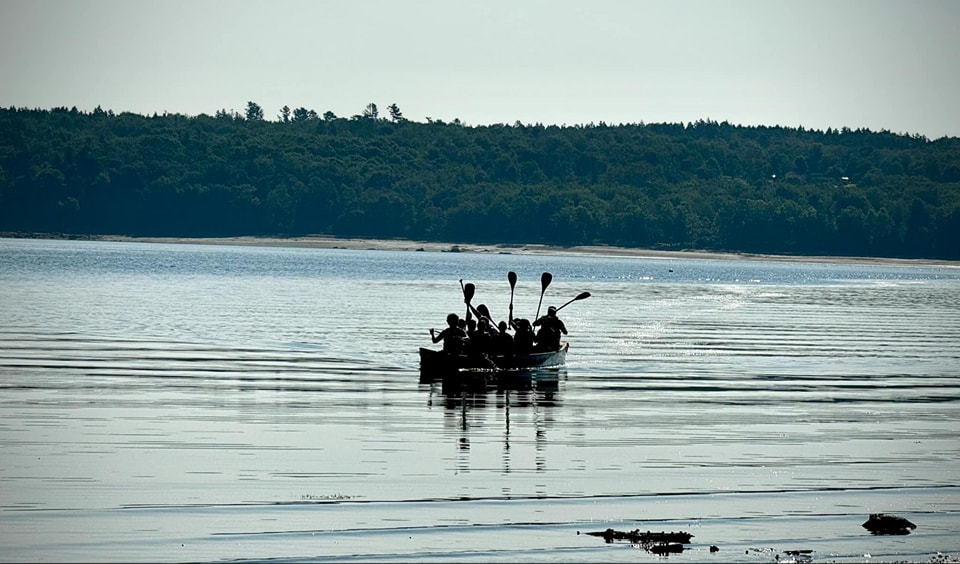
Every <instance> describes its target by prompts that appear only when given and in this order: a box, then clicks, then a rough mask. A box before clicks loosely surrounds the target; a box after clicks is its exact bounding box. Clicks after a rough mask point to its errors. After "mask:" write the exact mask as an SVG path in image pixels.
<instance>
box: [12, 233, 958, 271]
mask: <svg viewBox="0 0 960 564" xmlns="http://www.w3.org/2000/svg"><path fill="white" fill-rule="evenodd" d="M0 238H25V239H70V240H90V241H115V242H134V243H166V244H198V245H245V246H260V247H304V248H317V249H349V250H375V251H412V252H413V251H420V252H461V253H495V254H518V255H520V254H525V255H566V256H571V255H574V256H575V255H581V256H608V257H626V258H654V259H707V260H763V261H780V262H808V263H811V262H812V263H829V264H857V265H871V264H873V265H900V266H942V267H952V268H957V267H960V261H950V260H941V259H912V258H911V259H907V258H885V257H850V256H803V255H774V254H759V253H742V252H716V251H703V250H670V251H667V250H658V249H642V248H632V247H615V246H608V245H574V246H569V247H563V246H556V245H541V244H475V243H453V242H438V241H416V240H409V239H373V238H344V237H330V236H322V235H309V236H301V237H259V236H236V237H131V236H126V235H87V234H82V235H72V234H65V233H0Z"/></svg>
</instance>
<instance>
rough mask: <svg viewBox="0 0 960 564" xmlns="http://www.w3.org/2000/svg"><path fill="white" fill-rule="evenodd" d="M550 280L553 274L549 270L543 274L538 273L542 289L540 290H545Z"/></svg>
mask: <svg viewBox="0 0 960 564" xmlns="http://www.w3.org/2000/svg"><path fill="white" fill-rule="evenodd" d="M552 281H553V274H550V273H549V272H544V273H543V274H541V275H540V288H541V289H542V290H541V291H542V292H546V291H547V286H549V285H550V282H552Z"/></svg>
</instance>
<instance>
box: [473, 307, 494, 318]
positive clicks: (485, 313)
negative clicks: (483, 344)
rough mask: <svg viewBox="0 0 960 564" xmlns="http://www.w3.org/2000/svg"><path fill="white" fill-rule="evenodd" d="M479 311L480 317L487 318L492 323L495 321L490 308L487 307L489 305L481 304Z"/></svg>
mask: <svg viewBox="0 0 960 564" xmlns="http://www.w3.org/2000/svg"><path fill="white" fill-rule="evenodd" d="M477 311H479V312H480V315H482V316H483V317H486V318H487V319H489V320H490V321H493V316H492V315H490V308H488V307H487V304H480V305H478V306H477Z"/></svg>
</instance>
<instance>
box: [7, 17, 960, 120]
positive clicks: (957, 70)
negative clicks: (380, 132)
mask: <svg viewBox="0 0 960 564" xmlns="http://www.w3.org/2000/svg"><path fill="white" fill-rule="evenodd" d="M958 24H960V1H957V0H903V1H901V0H857V1H847V0H797V1H794V0H789V1H786V0H785V1H778V0H757V1H722V0H713V1H688V0H665V1H659V0H657V1H645V0H577V1H573V0H475V1H470V2H467V1H460V0H342V1H341V0H337V1H332V0H330V1H323V0H271V1H252V0H152V1H146V0H58V1H52V0H0V106H2V107H9V106H16V107H28V108H44V109H48V108H52V107H57V106H66V107H72V106H76V107H77V108H79V109H81V110H85V111H89V110H92V109H93V108H94V107H96V106H97V105H99V106H101V107H102V108H103V109H105V110H107V109H110V110H113V111H114V112H117V113H119V112H122V111H131V112H136V113H140V114H152V113H154V112H157V113H163V112H165V111H166V112H171V113H183V114H188V115H197V114H200V113H207V114H214V113H215V112H216V111H217V110H220V109H226V110H236V111H239V112H243V111H244V109H245V108H246V105H247V101H254V102H256V103H258V104H260V105H261V106H262V107H263V109H264V111H265V113H266V116H267V118H268V119H276V115H277V114H278V113H279V111H280V108H281V107H282V106H284V105H288V106H290V107H291V108H297V107H305V108H308V109H313V110H316V111H317V112H318V113H320V114H322V113H323V112H325V111H328V110H329V111H332V112H334V113H335V114H337V115H338V116H341V117H349V116H352V115H355V114H359V113H361V112H362V111H363V109H364V108H365V107H366V105H367V104H368V103H371V102H373V103H375V104H377V106H378V107H379V108H380V111H381V114H382V115H384V116H386V114H387V111H386V108H387V106H388V105H390V104H392V103H396V104H397V105H398V106H399V107H400V109H401V111H402V112H403V114H404V116H405V117H407V118H408V119H412V120H415V121H425V120H426V118H427V117H430V118H433V119H441V120H444V121H452V120H453V119H455V118H459V119H460V120H461V121H463V122H465V123H466V124H468V125H481V124H489V123H507V124H512V123H514V122H516V121H520V122H522V123H527V124H529V123H543V124H567V125H574V124H587V123H591V122H592V123H599V122H601V121H604V122H607V123H608V124H613V125H616V124H620V123H639V122H645V123H654V122H673V123H676V122H684V123H685V122H690V121H696V120H698V119H713V120H717V121H724V120H726V121H729V122H731V123H739V124H744V125H758V124H763V125H784V126H790V127H796V126H801V125H802V126H804V127H807V128H811V129H826V128H828V127H833V128H840V127H850V128H853V129H856V128H858V127H867V128H870V129H872V130H874V131H878V130H881V129H888V130H890V131H893V132H895V133H911V134H913V133H918V134H921V135H926V136H927V137H930V138H931V139H934V138H939V137H942V136H944V135H949V136H956V137H960V32H958Z"/></svg>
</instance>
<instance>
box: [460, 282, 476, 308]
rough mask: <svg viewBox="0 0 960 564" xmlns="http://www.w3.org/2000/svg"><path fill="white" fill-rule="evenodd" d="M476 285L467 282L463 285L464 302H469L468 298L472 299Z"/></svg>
mask: <svg viewBox="0 0 960 564" xmlns="http://www.w3.org/2000/svg"><path fill="white" fill-rule="evenodd" d="M476 291H477V287H476V286H474V285H473V284H472V283H470V282H467V283H466V285H464V287H463V299H464V301H465V302H467V303H470V300H472V299H473V294H474V293H476Z"/></svg>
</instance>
